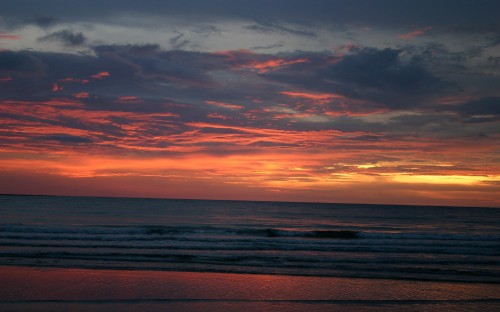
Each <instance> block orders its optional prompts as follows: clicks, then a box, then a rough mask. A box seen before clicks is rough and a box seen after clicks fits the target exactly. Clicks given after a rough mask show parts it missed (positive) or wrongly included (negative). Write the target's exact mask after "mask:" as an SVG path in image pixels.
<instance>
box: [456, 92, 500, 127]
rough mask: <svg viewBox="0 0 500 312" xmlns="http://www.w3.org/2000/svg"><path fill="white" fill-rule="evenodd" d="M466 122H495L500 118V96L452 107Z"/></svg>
mask: <svg viewBox="0 0 500 312" xmlns="http://www.w3.org/2000/svg"><path fill="white" fill-rule="evenodd" d="M450 108H451V109H452V110H454V111H456V112H458V113H459V114H460V115H461V116H462V117H463V118H464V120H465V121H466V122H472V123H476V122H493V121H499V120H500V97H486V98H481V99H478V100H473V101H469V102H465V103H462V104H460V105H455V106H452V107H450Z"/></svg>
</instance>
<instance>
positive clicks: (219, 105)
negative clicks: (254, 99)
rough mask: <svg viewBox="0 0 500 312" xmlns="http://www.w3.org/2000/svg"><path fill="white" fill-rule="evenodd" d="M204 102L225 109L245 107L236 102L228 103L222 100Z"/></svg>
mask: <svg viewBox="0 0 500 312" xmlns="http://www.w3.org/2000/svg"><path fill="white" fill-rule="evenodd" d="M205 103H207V104H209V105H213V106H217V107H222V108H227V109H243V108H245V107H244V106H241V105H236V104H229V103H224V102H217V101H205Z"/></svg>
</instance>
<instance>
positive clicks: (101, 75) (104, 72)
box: [91, 71, 111, 79]
mask: <svg viewBox="0 0 500 312" xmlns="http://www.w3.org/2000/svg"><path fill="white" fill-rule="evenodd" d="M108 76H111V74H110V73H109V72H107V71H102V72H99V73H97V74H95V75H92V76H91V77H92V78H94V79H102V78H105V77H108Z"/></svg>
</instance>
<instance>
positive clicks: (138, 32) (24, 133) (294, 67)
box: [0, 0, 500, 207]
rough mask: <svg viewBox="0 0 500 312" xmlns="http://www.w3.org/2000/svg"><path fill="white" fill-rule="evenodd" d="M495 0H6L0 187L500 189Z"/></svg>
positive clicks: (194, 193)
mask: <svg viewBox="0 0 500 312" xmlns="http://www.w3.org/2000/svg"><path fill="white" fill-rule="evenodd" d="M499 12H500V1H497V0H492V1H489V0H484V1H472V0H471V1H457V0H454V1H448V0H442V1H404V0H378V1H371V0H363V1H361V0H352V1H347V0H345V1H340V0H339V1H335V0H324V1H323V0H307V1H306V0H304V1H302V0H254V1H238V0H225V1H224V0H210V1H206V0H183V1H162V0H141V1H131V0H99V1H97V0H86V1H67V0H46V1H37V0H1V9H0V193H9V194H54V195H85V196H89V195H92V196H93V195H97V196H131V197H164V198H200V199H242V200H278V201H313V202H352V203H387V204H419V205H422V204H432V205H461V206H491V207H499V206H500V18H499Z"/></svg>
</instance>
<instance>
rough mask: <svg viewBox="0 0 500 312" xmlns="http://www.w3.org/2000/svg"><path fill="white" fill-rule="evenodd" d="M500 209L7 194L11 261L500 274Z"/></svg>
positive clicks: (351, 273)
mask: <svg viewBox="0 0 500 312" xmlns="http://www.w3.org/2000/svg"><path fill="white" fill-rule="evenodd" d="M499 225H500V209H495V208H463V207H462V208H460V207H425V206H396V205H360V204H320V203H283V202H249V201H213V200H176V199H138V198H97V197H57V196H10V195H3V196H0V265H3V266H9V265H15V266H28V267H35V268H46V267H52V268H79V269H106V270H115V269H121V270H148V271H180V272H217V273H239V274H241V273H251V274H267V275H289V276H318V277H350V278H381V279H394V280H422V281H447V282H467V283H499V282H500V261H499V260H500V258H499V256H500V227H499Z"/></svg>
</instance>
